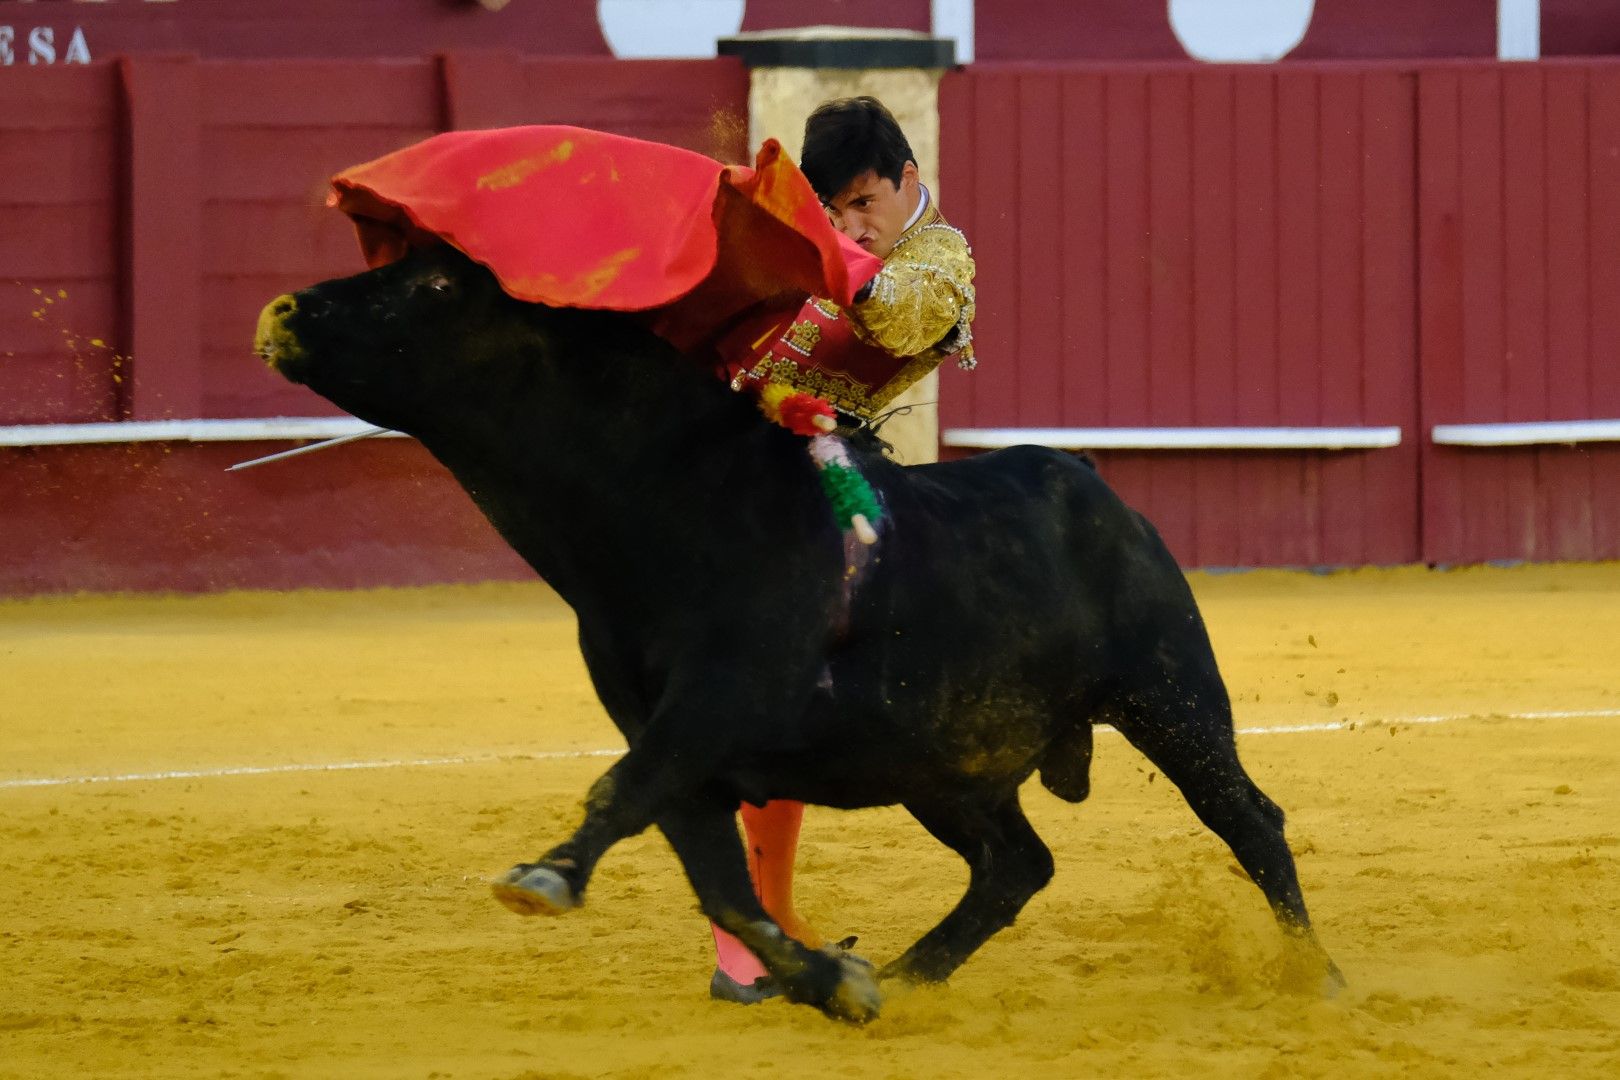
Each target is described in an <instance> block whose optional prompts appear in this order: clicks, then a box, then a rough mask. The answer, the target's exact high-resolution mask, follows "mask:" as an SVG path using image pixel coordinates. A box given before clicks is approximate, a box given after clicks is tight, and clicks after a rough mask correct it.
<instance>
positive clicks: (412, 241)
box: [328, 126, 883, 349]
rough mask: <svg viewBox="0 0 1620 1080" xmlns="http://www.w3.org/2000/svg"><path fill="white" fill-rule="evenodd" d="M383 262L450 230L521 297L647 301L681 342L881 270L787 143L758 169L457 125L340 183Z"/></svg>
mask: <svg viewBox="0 0 1620 1080" xmlns="http://www.w3.org/2000/svg"><path fill="white" fill-rule="evenodd" d="M332 187H333V192H332V194H331V196H330V197H329V198H328V204H329V205H332V206H335V207H337V208H338V209H340V210H342V211H343V212H344V213H346V214H348V215H349V216H350V217H351V218H353V219H354V223H355V228H356V229H357V230H358V232H359V234H360V246H361V249H362V251H363V252H364V254H365V258H366V262H367V264H368V265H370V266H373V267H375V266H381V265H383V264H385V263H389V262H392V261H394V260H395V259H398V258H400V257H401V256H402V255H404V254H405V252H406V251H407V250H409V249H410V248H412V247H415V246H421V245H424V244H428V243H434V242H437V241H439V240H444V241H447V242H449V243H450V244H452V245H454V246H455V247H457V248H459V249H460V250H461V251H463V252H464V253H466V254H467V255H468V256H469V257H471V258H472V259H474V260H475V261H477V262H480V263H482V264H483V265H485V266H487V267H488V268H489V269H490V270H491V271H493V272H494V274H495V276H496V278H497V279H498V280H499V281H500V283H501V287H502V288H503V289H505V290H506V291H507V292H508V293H510V294H511V295H512V296H514V297H517V298H518V299H520V300H533V301H538V302H540V303H543V304H548V305H551V306H553V307H582V308H601V309H607V310H612V311H633V312H644V313H645V316H646V319H647V321H648V323H649V325H650V326H651V327H652V329H654V330H655V331H657V332H658V333H660V334H662V335H663V336H664V337H666V338H667V339H669V340H670V341H671V342H672V343H674V344H675V345H676V347H678V348H682V349H692V348H695V347H699V346H705V345H708V344H711V343H712V342H713V341H714V339H715V338H717V337H718V336H719V335H720V334H722V333H723V332H725V331H726V330H727V329H729V328H730V327H731V326H733V325H735V323H736V322H737V320H738V319H739V318H740V317H742V316H745V315H748V316H752V315H754V314H757V313H760V312H763V311H768V310H773V309H778V308H779V309H785V310H790V311H791V310H794V309H797V308H798V306H799V305H800V304H801V303H802V302H803V301H804V299H805V297H806V296H811V295H814V296H824V297H826V298H828V299H830V300H832V301H833V302H834V303H837V304H839V305H841V306H848V305H849V304H850V303H851V301H852V299H853V294H854V292H855V290H857V289H858V288H859V287H860V286H861V285H863V284H865V283H866V282H867V281H868V280H869V279H870V278H871V277H872V276H873V275H875V274H876V273H877V271H878V269H879V268H880V267H881V266H882V265H883V264H882V261H881V260H879V259H877V258H876V257H874V256H872V255H869V254H867V253H866V252H864V251H862V250H861V249H860V248H859V247H858V246H856V245H855V244H853V243H852V242H850V241H849V240H848V239H846V238H845V237H844V236H842V235H840V234H839V233H838V231H837V230H835V229H834V228H833V227H832V225H831V224H830V223H829V222H828V221H827V215H826V213H825V211H824V210H823V209H822V207H821V202H820V200H819V199H818V198H817V197H816V194H815V192H814V191H813V190H812V189H811V187H810V183H809V181H807V180H806V179H805V178H804V174H803V173H801V172H799V170H798V168H797V167H796V166H795V165H794V164H793V162H791V161H789V160H788V158H787V157H786V156H785V155H783V153H782V149H781V147H780V146H779V145H778V144H777V143H776V141H775V140H768V141H767V142H766V143H765V145H764V146H763V147H761V149H760V151H759V155H758V157H757V158H756V160H755V162H754V167H753V168H751V169H750V168H747V167H746V166H741V165H731V166H728V165H722V164H721V163H720V162H718V161H715V160H713V159H712V158H707V157H704V156H703V155H702V154H695V153H692V152H691V151H688V150H681V149H679V148H677V147H673V146H666V145H664V144H662V143H652V142H644V141H642V140H640V139H630V138H625V137H623V136H619V135H608V134H605V133H603V132H599V131H590V130H587V129H585V128H575V127H551V126H547V127H539V126H537V127H516V128H499V129H495V130H490V131H453V132H447V133H445V134H442V135H436V136H434V137H432V138H430V139H426V140H424V141H423V142H420V143H417V144H415V145H414V146H408V147H406V148H405V149H403V150H398V151H395V152H394V153H392V154H389V155H387V156H386V157H381V158H378V159H377V160H375V161H372V162H368V163H367V164H364V165H357V166H355V167H354V168H351V169H346V170H344V171H343V172H341V173H339V174H338V175H337V176H335V177H333V179H332Z"/></svg>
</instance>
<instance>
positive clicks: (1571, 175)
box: [1544, 67, 1592, 420]
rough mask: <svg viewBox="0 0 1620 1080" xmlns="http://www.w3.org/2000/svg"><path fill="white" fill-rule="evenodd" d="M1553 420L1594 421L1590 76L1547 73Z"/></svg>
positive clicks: (1549, 402) (1557, 70) (1549, 406)
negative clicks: (1590, 377)
mask: <svg viewBox="0 0 1620 1080" xmlns="http://www.w3.org/2000/svg"><path fill="white" fill-rule="evenodd" d="M1545 77H1546V89H1545V93H1546V109H1545V117H1546V132H1545V138H1544V147H1545V152H1546V162H1547V164H1546V169H1545V173H1544V177H1545V181H1546V185H1547V187H1546V192H1547V241H1546V245H1545V252H1546V255H1545V258H1546V297H1547V310H1546V322H1547V340H1546V348H1547V351H1546V361H1545V364H1546V368H1545V370H1546V375H1547V379H1546V391H1547V398H1546V404H1545V411H1546V416H1547V418H1548V419H1552V420H1565V419H1580V418H1583V417H1586V416H1589V415H1591V414H1590V413H1589V412H1588V410H1589V409H1590V408H1591V405H1592V403H1591V387H1590V384H1589V380H1588V374H1589V372H1590V362H1591V342H1590V338H1589V332H1590V327H1591V314H1592V313H1591V297H1592V292H1591V284H1592V283H1591V277H1590V275H1589V273H1588V267H1589V265H1590V264H1589V260H1590V259H1591V257H1592V255H1591V251H1590V248H1589V232H1588V216H1587V190H1588V183H1589V177H1590V171H1591V170H1590V162H1589V160H1588V157H1589V155H1588V149H1589V136H1590V131H1589V124H1590V119H1589V116H1588V112H1587V97H1586V88H1587V73H1586V71H1585V70H1583V69H1580V68H1574V69H1570V68H1563V67H1550V68H1547V69H1546V72H1545Z"/></svg>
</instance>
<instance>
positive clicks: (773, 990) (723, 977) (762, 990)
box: [709, 968, 782, 1005]
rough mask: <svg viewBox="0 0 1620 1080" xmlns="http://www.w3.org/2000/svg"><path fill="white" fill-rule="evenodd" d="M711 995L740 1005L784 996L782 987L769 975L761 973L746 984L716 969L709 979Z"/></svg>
mask: <svg viewBox="0 0 1620 1080" xmlns="http://www.w3.org/2000/svg"><path fill="white" fill-rule="evenodd" d="M709 996H710V997H712V998H713V999H714V1000H716V1001H730V1002H735V1003H736V1004H738V1005H758V1004H759V1003H760V1002H762V1001H768V1000H769V999H771V998H773V997H781V996H782V988H781V987H780V986H778V985H776V980H775V979H773V978H771V977H770V976H769V975H761V976H760V977H759V978H757V979H755V980H754V981H753V982H751V983H748V984H746V985H744V984H743V983H740V982H738V981H737V980H736V979H733V978H732V977H731V976H730V975H727V974H726V973H725V972H723V971H721V970H720V969H719V968H715V969H714V977H713V978H711V979H710V980H709Z"/></svg>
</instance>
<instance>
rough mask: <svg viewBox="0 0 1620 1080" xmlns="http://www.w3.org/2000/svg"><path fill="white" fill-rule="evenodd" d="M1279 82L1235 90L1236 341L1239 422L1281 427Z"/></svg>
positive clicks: (1267, 79)
mask: <svg viewBox="0 0 1620 1080" xmlns="http://www.w3.org/2000/svg"><path fill="white" fill-rule="evenodd" d="M1276 94H1277V76H1276V75H1275V74H1274V73H1273V72H1271V71H1268V70H1259V71H1246V72H1243V73H1241V74H1239V75H1238V76H1236V78H1235V80H1234V85H1233V141H1234V149H1233V159H1234V160H1233V198H1234V207H1233V224H1234V229H1235V232H1236V236H1235V243H1234V245H1233V266H1234V272H1233V277H1234V279H1235V280H1237V281H1241V282H1242V283H1243V288H1242V290H1240V291H1239V292H1238V294H1237V300H1236V305H1237V307H1236V311H1235V313H1234V319H1233V323H1234V325H1233V337H1234V346H1235V349H1236V353H1235V357H1234V359H1235V364H1236V369H1237V370H1236V378H1237V384H1238V386H1239V387H1241V388H1242V392H1241V393H1240V394H1238V396H1237V400H1236V401H1235V403H1234V409H1235V411H1234V413H1233V416H1232V420H1233V422H1234V423H1238V424H1251V425H1252V424H1275V423H1277V422H1278V420H1279V414H1278V411H1277V365H1278V356H1277V325H1278V312H1277V243H1278V238H1277V154H1278V148H1277V103H1276Z"/></svg>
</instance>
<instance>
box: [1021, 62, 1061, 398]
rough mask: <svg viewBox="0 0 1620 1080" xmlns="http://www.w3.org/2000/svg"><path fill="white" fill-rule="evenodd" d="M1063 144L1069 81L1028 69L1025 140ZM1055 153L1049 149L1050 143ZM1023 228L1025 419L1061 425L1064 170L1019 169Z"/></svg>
mask: <svg viewBox="0 0 1620 1080" xmlns="http://www.w3.org/2000/svg"><path fill="white" fill-rule="evenodd" d="M1062 142H1063V87H1062V83H1061V82H1060V81H1059V78H1058V76H1056V75H1050V74H1029V75H1024V76H1022V77H1021V78H1020V80H1019V86H1018V145H1019V146H1020V147H1022V148H1026V149H1025V153H1026V154H1027V153H1028V152H1029V150H1030V149H1032V148H1034V147H1046V148H1055V147H1058V146H1061V145H1062ZM1048 152H1050V149H1048ZM1014 175H1015V176H1016V180H1013V181H1012V182H1013V183H1015V184H1016V197H1017V199H1018V207H1019V212H1018V214H1017V221H1016V223H1015V228H1016V229H1017V230H1018V250H1019V253H1020V258H1019V260H1018V278H1017V286H1016V289H1017V308H1016V310H1017V319H1018V341H1019V356H1018V386H1017V388H1016V391H1017V411H1016V414H1015V415H1016V416H1017V418H1018V422H1019V423H1022V424H1030V425H1037V426H1040V425H1048V424H1056V423H1058V422H1059V421H1060V419H1061V416H1062V414H1061V412H1060V409H1059V406H1060V404H1061V402H1062V400H1063V355H1062V335H1063V326H1064V322H1065V318H1064V297H1063V290H1062V284H1063V252H1062V248H1063V244H1062V243H1054V242H1053V240H1052V238H1053V237H1066V236H1067V235H1068V234H1067V231H1066V229H1065V227H1064V226H1065V220H1064V218H1065V211H1066V209H1067V208H1066V207H1065V206H1064V203H1063V185H1062V179H1061V177H1060V176H1059V175H1058V172H1057V170H1055V169H1051V168H1044V169H1019V170H1016V172H1015V174H1014Z"/></svg>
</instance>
